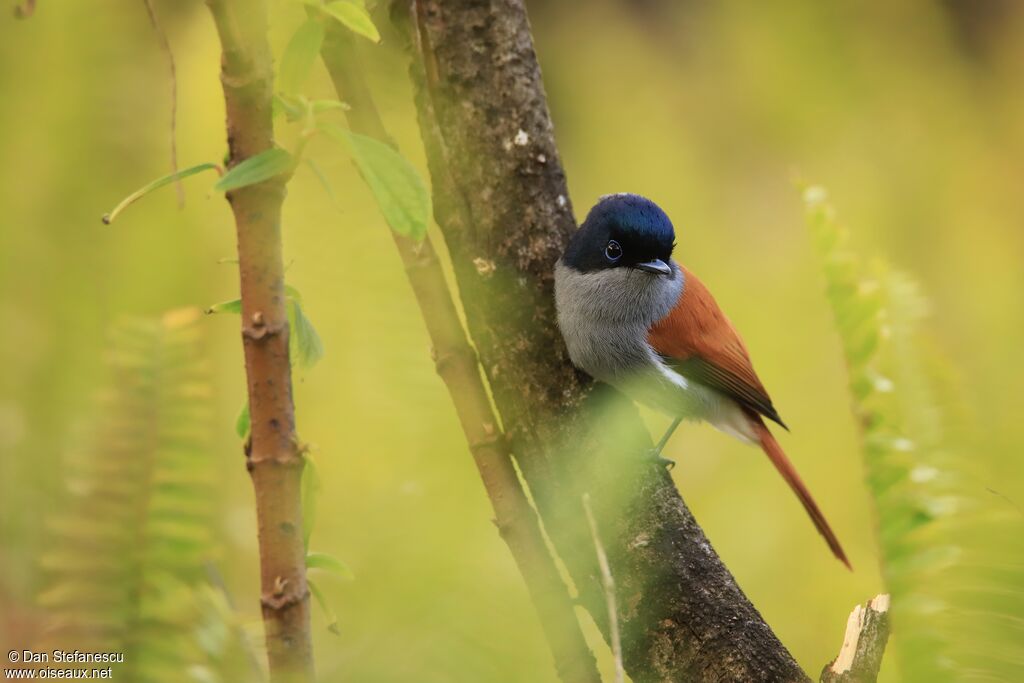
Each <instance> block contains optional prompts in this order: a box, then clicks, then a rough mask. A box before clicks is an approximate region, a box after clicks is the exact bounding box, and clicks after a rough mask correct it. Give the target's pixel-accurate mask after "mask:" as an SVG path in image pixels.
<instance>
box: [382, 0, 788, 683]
mask: <svg viewBox="0 0 1024 683" xmlns="http://www.w3.org/2000/svg"><path fill="white" fill-rule="evenodd" d="M393 14H394V15H395V17H396V19H397V20H398V22H399V24H400V28H401V29H402V30H403V31H404V32H405V34H406V36H407V38H408V40H409V41H410V52H411V56H412V69H411V71H412V78H413V83H414V87H415V89H416V92H417V106H418V110H419V115H420V126H421V130H422V133H423V138H424V142H425V144H426V146H427V153H428V160H429V163H430V170H431V176H432V180H433V188H434V207H435V215H436V217H437V222H438V223H439V225H440V226H441V228H442V231H443V232H444V236H445V240H446V242H447V244H448V248H449V251H450V253H451V256H452V261H453V264H454V268H455V274H456V278H457V281H458V284H459V289H460V295H461V298H462V303H463V306H464V308H465V312H466V318H467V322H468V325H469V331H470V334H471V336H472V339H473V342H474V343H475V345H476V348H477V350H478V352H479V354H480V359H481V362H482V365H483V368H484V371H485V374H486V376H487V379H488V380H489V382H490V385H491V389H492V391H493V394H494V400H495V402H496V405H497V407H498V410H499V412H500V414H501V416H502V418H503V420H504V423H505V425H506V426H507V436H508V439H509V441H510V444H511V448H512V452H513V454H514V455H515V457H516V459H517V461H518V463H519V465H520V469H521V470H522V472H523V474H524V476H525V477H526V480H527V483H528V484H529V486H530V489H531V491H532V492H533V495H534V499H535V501H536V502H537V505H538V509H539V511H540V513H541V516H542V518H543V519H544V523H545V526H546V528H547V530H548V533H549V535H550V536H551V538H552V540H553V541H554V543H555V546H556V548H557V549H558V551H559V553H560V555H561V557H562V559H563V560H564V561H565V563H566V566H567V567H568V569H569V571H570V573H571V575H572V577H573V579H574V581H575V583H576V585H577V587H578V590H579V592H580V595H581V599H582V601H583V603H584V605H585V607H586V608H587V609H588V611H589V612H590V613H591V615H592V616H593V618H594V620H595V621H596V622H597V623H598V624H599V625H601V627H602V628H603V629H604V631H605V635H606V637H608V636H609V633H608V619H607V616H606V612H605V602H604V593H603V592H602V590H601V583H600V572H599V570H598V567H597V564H596V562H595V560H594V553H593V547H592V544H591V543H590V534H589V530H588V528H587V525H586V521H585V519H584V516H583V513H582V510H581V508H580V504H579V501H580V500H581V495H582V493H583V492H589V493H590V496H591V499H592V502H593V509H594V514H595V517H596V518H597V524H598V526H599V528H600V529H601V533H602V536H603V537H604V541H605V543H606V549H607V551H608V559H609V563H610V565H611V573H612V574H613V575H614V576H615V577H616V592H617V595H618V598H619V599H618V600H617V603H618V611H619V615H618V616H619V623H620V624H621V626H622V629H623V632H622V642H623V658H624V662H625V667H626V670H627V672H628V673H629V675H630V676H631V678H632V679H633V680H634V681H636V682H637V683H641V682H644V681H684V680H710V681H744V682H754V681H766V682H767V681H771V682H772V683H777V682H780V681H781V682H784V681H805V680H808V679H807V676H806V674H805V673H804V672H803V671H802V670H801V669H800V667H799V666H798V665H797V664H796V662H795V661H794V660H793V658H792V656H791V655H790V654H789V652H788V651H787V650H786V649H785V647H783V645H782V644H781V643H780V642H779V640H778V638H776V637H775V635H774V634H773V633H772V631H771V629H770V628H769V627H768V626H767V625H766V624H765V622H764V620H763V619H762V618H761V616H760V615H759V614H758V612H757V610H756V609H755V608H754V607H753V605H751V603H750V602H749V600H747V598H746V596H744V595H743V592H742V591H741V590H740V588H739V587H738V586H737V585H736V582H735V580H734V579H733V577H732V576H731V574H730V573H729V571H728V570H727V569H726V567H725V566H724V565H723V564H722V562H721V560H720V559H719V558H718V556H717V555H716V554H715V552H714V550H713V549H712V548H711V546H710V544H709V543H708V541H707V539H706V537H705V536H704V533H703V532H702V530H701V528H700V527H699V526H698V525H697V523H696V521H695V520H694V518H693V516H692V515H691V514H690V511H689V510H688V509H687V507H686V505H685V504H684V502H683V501H682V499H681V498H680V496H679V493H678V491H677V490H676V488H675V486H674V484H673V482H672V480H671V478H670V477H669V476H668V474H667V473H666V472H665V471H664V470H663V468H660V467H656V466H653V465H651V464H650V461H649V458H645V457H644V455H645V453H644V452H645V450H647V449H650V448H651V441H650V437H649V435H648V434H647V433H646V431H645V430H644V429H643V425H642V423H641V422H640V420H639V418H638V416H637V414H636V412H635V410H634V409H633V408H632V407H631V406H630V405H629V404H628V403H627V402H626V401H625V400H624V399H623V398H622V397H621V396H620V395H618V394H617V393H615V392H614V391H611V390H609V389H607V388H605V387H601V388H598V389H595V387H594V386H593V384H592V383H591V381H590V380H589V379H588V378H587V377H585V376H584V375H582V374H581V373H579V372H576V371H574V369H573V368H572V366H571V364H570V363H569V360H568V357H567V355H566V352H565V348H564V345H563V343H562V339H561V336H560V334H559V332H558V329H557V327H556V323H555V310H554V301H553V295H552V289H553V282H552V280H553V274H552V269H553V266H554V263H555V261H556V260H557V259H558V257H559V255H560V253H561V251H562V249H563V248H564V246H565V244H566V242H567V240H568V239H569V236H570V235H571V234H572V232H573V231H574V230H575V228H576V225H575V221H574V219H573V214H572V209H571V206H570V203H569V200H568V191H567V188H566V183H565V175H564V172H563V170H562V166H561V163H560V161H559V157H558V150H557V148H556V146H555V141H554V136H553V129H552V124H551V120H550V117H549V114H548V110H547V104H546V100H545V95H544V90H543V85H542V83H541V78H540V69H539V67H538V64H537V60H536V56H535V54H534V50H533V44H532V39H531V36H530V30H529V25H528V21H527V17H526V11H525V8H524V7H523V4H522V2H521V0H487V1H484V0H446V1H445V2H441V1H440V0H396V2H395V5H394V7H393Z"/></svg>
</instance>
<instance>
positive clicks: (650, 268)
mask: <svg viewBox="0 0 1024 683" xmlns="http://www.w3.org/2000/svg"><path fill="white" fill-rule="evenodd" d="M633 267H634V268H636V269H637V270H642V271H644V272H645V273H653V274H654V275H671V274H672V266H670V265H668V264H667V263H665V262H664V261H662V260H661V259H660V258H656V259H654V260H653V261H647V262H646V263H638V264H636V265H635V266H633Z"/></svg>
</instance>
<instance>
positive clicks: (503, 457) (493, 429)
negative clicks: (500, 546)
mask: <svg viewBox="0 0 1024 683" xmlns="http://www.w3.org/2000/svg"><path fill="white" fill-rule="evenodd" d="M321 56H322V57H323V61H324V64H325V65H326V67H327V70H328V72H329V73H330V75H331V79H332V81H333V82H334V87H335V90H336V91H337V94H338V99H340V100H344V101H345V102H346V103H348V104H349V105H350V107H351V109H350V110H348V111H347V112H346V116H347V118H348V122H349V126H350V127H351V128H352V130H353V131H355V132H357V133H359V134H361V135H367V136H370V137H373V138H376V139H377V140H380V141H382V142H385V143H387V144H389V145H391V146H392V147H394V146H395V143H394V141H393V140H392V139H391V137H390V136H389V135H388V133H387V130H386V129H385V128H384V124H383V122H382V121H381V119H380V116H379V114H378V112H377V108H376V106H375V104H374V101H373V97H372V95H371V93H370V90H369V87H368V86H367V84H366V82H365V79H364V78H363V76H362V71H361V69H360V67H359V64H358V56H357V54H356V50H355V45H354V44H353V38H352V36H351V35H350V34H349V33H348V32H347V31H346V30H345V29H343V28H341V27H337V26H333V25H332V26H331V27H330V28H329V29H328V32H327V37H326V40H325V42H324V44H323V47H322V49H321ZM391 235H392V237H393V238H394V241H395V247H396V248H397V249H398V253H399V255H400V256H401V258H402V264H403V265H404V267H405V272H406V275H407V277H408V279H409V284H410V285H411V287H412V290H413V294H414V295H415V297H416V302H417V303H418V304H419V307H420V313H421V314H422V316H423V321H424V323H425V324H426V326H427V332H428V333H429V335H430V340H431V343H432V345H433V347H434V358H435V362H436V365H437V372H438V374H439V375H440V376H441V378H442V380H444V383H445V386H446V387H447V388H448V393H449V396H450V397H451V399H452V402H453V403H454V405H455V412H456V414H457V415H458V418H459V422H460V423H461V425H462V430H463V432H464V433H465V435H466V440H467V441H468V442H469V447H470V452H471V454H472V456H473V461H474V463H475V464H476V467H477V470H478V472H479V473H480V478H481V479H482V480H483V483H484V488H485V489H486V491H487V495H488V497H489V498H490V500H491V505H492V507H493V509H494V517H495V524H496V525H497V527H498V531H499V532H500V534H501V537H502V538H503V539H504V540H505V542H506V543H507V544H508V547H509V550H510V551H511V552H512V556H513V558H514V560H515V562H516V565H517V566H518V568H519V571H520V573H521V574H522V576H523V579H524V581H525V583H526V587H527V590H528V591H529V593H530V597H531V599H532V600H533V604H534V607H535V608H536V610H537V613H538V616H539V617H540V622H541V626H542V628H543V630H544V633H545V636H546V637H547V641H548V645H549V647H550V648H551V652H552V655H553V657H554V660H555V666H556V668H557V670H558V675H559V677H560V678H561V679H562V680H563V681H565V682H566V683H599V681H600V674H599V673H598V670H597V664H596V662H595V660H594V656H593V654H592V653H591V652H590V649H589V648H588V646H587V642H586V639H585V638H584V636H583V632H582V631H581V630H580V625H579V621H578V620H577V618H576V614H575V610H574V608H573V605H572V602H571V601H570V599H569V594H568V591H567V589H566V586H565V583H564V582H563V581H562V578H561V577H560V576H559V574H558V569H557V567H556V566H555V563H554V560H553V558H552V557H551V554H550V553H549V552H548V548H547V545H546V544H545V542H544V536H543V534H542V532H541V529H540V524H539V522H538V520H537V515H536V513H535V512H534V510H533V507H532V506H531V505H530V502H529V500H528V499H527V497H526V494H525V492H524V491H523V488H522V485H521V484H520V482H519V477H518V475H517V473H516V470H515V467H514V466H513V464H512V459H511V457H510V455H509V451H508V444H507V441H506V440H505V438H504V434H503V433H502V432H501V428H500V426H499V424H498V419H497V416H496V415H495V414H494V411H493V409H492V408H491V403H490V399H489V397H488V395H487V390H486V389H485V388H484V384H483V380H482V378H481V377H480V369H479V366H478V364H477V357H476V353H475V352H474V351H473V348H472V347H471V346H470V344H469V340H468V339H467V337H466V333H465V331H464V330H463V328H462V322H461V321H460V320H459V316H458V312H457V310H456V308H455V301H454V298H453V297H452V293H451V291H450V290H449V289H448V283H447V282H446V280H445V277H444V273H443V271H442V269H441V264H440V262H439V260H438V258H437V252H436V251H435V249H434V245H433V243H432V242H431V240H430V238H429V237H425V238H424V240H423V241H422V242H421V243H417V242H415V241H413V240H412V239H410V238H408V237H405V236H403V235H399V234H398V233H396V232H394V231H392V233H391Z"/></svg>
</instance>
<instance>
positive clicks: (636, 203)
mask: <svg viewBox="0 0 1024 683" xmlns="http://www.w3.org/2000/svg"><path fill="white" fill-rule="evenodd" d="M674 246H675V230H674V229H673V228H672V221H670V220H669V218H668V216H666V215H665V212H664V211H662V210H661V208H659V207H658V205H657V204H655V203H654V202H652V201H651V200H650V199H646V198H644V197H641V196H640V195H635V194H613V195H608V196H605V197H602V198H601V199H600V201H598V203H597V204H596V205H595V206H594V208H592V209H591V210H590V213H589V214H587V219H586V220H585V221H583V225H581V226H580V229H579V230H577V231H576V234H575V235H573V237H572V239H571V240H570V241H569V246H568V247H566V250H565V254H564V255H563V256H562V262H563V263H564V264H565V265H567V266H569V267H570V268H572V269H574V270H578V271H580V272H583V273H589V272H594V271H600V270H606V269H609V268H636V269H639V270H643V271H646V272H649V273H652V274H655V275H671V273H672V270H671V268H670V266H669V265H668V264H669V261H670V259H671V258H672V248H673V247H674Z"/></svg>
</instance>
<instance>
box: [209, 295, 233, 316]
mask: <svg viewBox="0 0 1024 683" xmlns="http://www.w3.org/2000/svg"><path fill="white" fill-rule="evenodd" d="M241 312H242V300H241V299H232V300H231V301H221V302H220V303H219V304H214V305H212V306H210V307H209V308H207V309H206V314H207V315H212V314H214V313H241Z"/></svg>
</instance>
